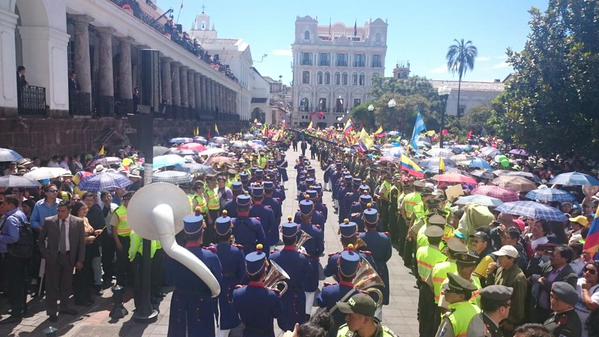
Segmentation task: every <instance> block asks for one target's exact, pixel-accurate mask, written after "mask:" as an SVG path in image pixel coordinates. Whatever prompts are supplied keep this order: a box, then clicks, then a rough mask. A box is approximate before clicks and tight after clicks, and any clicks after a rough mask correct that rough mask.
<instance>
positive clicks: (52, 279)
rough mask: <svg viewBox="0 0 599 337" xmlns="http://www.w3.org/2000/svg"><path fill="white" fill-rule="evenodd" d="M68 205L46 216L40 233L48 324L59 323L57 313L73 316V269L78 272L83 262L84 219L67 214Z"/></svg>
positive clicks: (59, 206)
mask: <svg viewBox="0 0 599 337" xmlns="http://www.w3.org/2000/svg"><path fill="white" fill-rule="evenodd" d="M70 208H71V207H70V206H69V204H68V203H67V202H64V201H63V202H61V203H60V204H59V205H58V214H57V215H55V216H51V217H47V218H46V219H45V220H44V226H43V227H42V229H41V231H40V237H39V247H40V251H41V253H42V256H43V257H44V258H45V259H46V293H47V295H46V302H47V303H46V311H47V313H48V316H50V321H52V322H55V321H56V320H58V316H57V311H58V310H57V309H58V305H57V300H58V299H59V298H60V307H61V308H60V312H61V313H65V314H69V315H76V314H77V311H75V310H74V309H72V307H70V306H69V296H70V295H71V292H72V283H73V268H77V270H81V268H83V261H84V259H85V230H84V225H83V219H81V218H78V217H76V216H73V215H70Z"/></svg>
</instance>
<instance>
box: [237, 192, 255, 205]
mask: <svg viewBox="0 0 599 337" xmlns="http://www.w3.org/2000/svg"><path fill="white" fill-rule="evenodd" d="M251 203H252V198H250V196H249V195H247V194H240V195H238V196H237V206H239V207H249V206H250V204H251Z"/></svg>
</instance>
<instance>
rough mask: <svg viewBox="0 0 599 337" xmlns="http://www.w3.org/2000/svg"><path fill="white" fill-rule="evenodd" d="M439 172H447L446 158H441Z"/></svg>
mask: <svg viewBox="0 0 599 337" xmlns="http://www.w3.org/2000/svg"><path fill="white" fill-rule="evenodd" d="M439 173H445V160H443V158H439Z"/></svg>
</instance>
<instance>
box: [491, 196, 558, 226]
mask: <svg viewBox="0 0 599 337" xmlns="http://www.w3.org/2000/svg"><path fill="white" fill-rule="evenodd" d="M496 210H497V211H498V212H501V213H507V214H512V215H520V216H525V217H527V218H532V219H535V220H546V221H557V222H565V221H566V220H568V217H567V216H566V215H565V214H564V213H563V212H562V211H560V210H559V209H557V208H554V207H550V206H547V205H543V204H541V203H538V202H534V201H512V202H506V203H504V204H502V205H500V206H498V207H497V208H496Z"/></svg>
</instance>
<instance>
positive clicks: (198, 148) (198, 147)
mask: <svg viewBox="0 0 599 337" xmlns="http://www.w3.org/2000/svg"><path fill="white" fill-rule="evenodd" d="M178 149H179V150H190V151H193V152H202V151H204V150H206V147H205V146H204V145H202V144H200V143H186V144H183V145H179V147H178Z"/></svg>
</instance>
